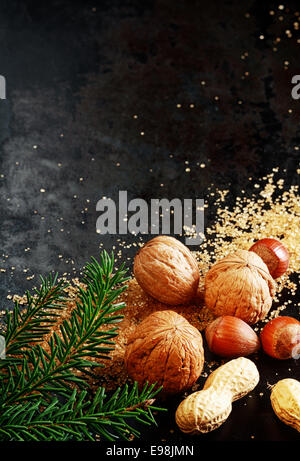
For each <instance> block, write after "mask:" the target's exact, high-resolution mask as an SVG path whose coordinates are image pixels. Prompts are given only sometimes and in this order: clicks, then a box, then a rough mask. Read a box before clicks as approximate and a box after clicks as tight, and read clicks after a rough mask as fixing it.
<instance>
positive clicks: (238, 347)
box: [205, 315, 260, 357]
mask: <svg viewBox="0 0 300 461" xmlns="http://www.w3.org/2000/svg"><path fill="white" fill-rule="evenodd" d="M205 337H206V341H207V344H208V347H209V349H210V351H211V352H213V353H214V354H216V355H219V356H221V357H246V356H247V355H250V354H253V353H254V352H257V351H258V350H259V348H260V341H259V338H258V336H257V334H256V333H255V331H254V330H253V329H252V328H251V327H250V326H249V325H248V324H247V323H246V322H244V320H242V319H239V318H238V317H233V316H231V315H223V316H222V317H218V318H216V319H215V320H214V321H213V322H211V323H210V324H209V325H207V327H206V329H205Z"/></svg>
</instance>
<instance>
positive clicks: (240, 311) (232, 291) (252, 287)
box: [205, 250, 277, 324]
mask: <svg viewBox="0 0 300 461" xmlns="http://www.w3.org/2000/svg"><path fill="white" fill-rule="evenodd" d="M276 286H277V285H276V282H275V281H274V279H273V278H272V277H271V275H270V272H269V269H268V267H267V266H266V264H265V263H264V262H263V260H262V259H261V257H260V256H258V255H257V254H256V253H254V252H253V251H247V250H238V251H236V252H235V253H234V254H231V255H228V256H226V257H225V258H223V259H222V260H220V261H218V262H217V263H216V264H214V265H213V266H212V267H211V269H210V270H209V271H208V272H207V274H206V277H205V304H206V306H207V307H208V308H209V309H210V310H211V311H212V312H213V314H214V315H215V316H216V317H219V316H221V315H233V316H235V317H239V318H241V319H242V320H244V321H245V322H246V323H249V324H253V323H256V322H258V321H259V320H262V319H264V318H265V317H266V315H267V313H268V312H269V310H270V308H271V305H272V299H273V298H274V296H275V292H276Z"/></svg>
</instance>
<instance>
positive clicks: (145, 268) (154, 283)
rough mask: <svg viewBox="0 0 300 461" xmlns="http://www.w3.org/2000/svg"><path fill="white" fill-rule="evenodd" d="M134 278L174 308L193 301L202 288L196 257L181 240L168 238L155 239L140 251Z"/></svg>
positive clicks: (154, 295) (150, 292) (158, 298)
mask: <svg viewBox="0 0 300 461" xmlns="http://www.w3.org/2000/svg"><path fill="white" fill-rule="evenodd" d="M134 275H135V277H136V279H137V281H138V283H139V284H140V286H141V287H142V288H143V289H144V290H145V291H146V293H148V294H149V295H150V296H152V297H153V298H155V299H157V300H158V301H161V302H163V303H166V304H169V305H173V306H175V305H178V304H184V303H187V302H189V301H191V300H192V298H193V297H194V296H195V295H196V292H197V289H198V285H199V268H198V264H197V261H196V259H195V258H194V256H193V254H192V253H191V252H190V250H189V249H188V248H187V247H186V246H185V245H183V244H182V243H181V242H180V241H179V240H177V239H175V238H173V237H168V236H165V235H162V236H159V237H155V238H154V239H152V240H150V241H149V242H148V243H146V244H145V245H144V246H143V247H142V248H141V249H140V250H139V252H138V253H137V255H136V256H135V259H134Z"/></svg>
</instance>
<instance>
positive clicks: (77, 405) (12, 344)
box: [0, 251, 158, 440]
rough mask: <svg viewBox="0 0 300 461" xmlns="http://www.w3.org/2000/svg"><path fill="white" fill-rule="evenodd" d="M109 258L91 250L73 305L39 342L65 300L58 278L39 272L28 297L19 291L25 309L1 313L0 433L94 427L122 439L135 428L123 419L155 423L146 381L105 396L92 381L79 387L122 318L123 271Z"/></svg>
mask: <svg viewBox="0 0 300 461" xmlns="http://www.w3.org/2000/svg"><path fill="white" fill-rule="evenodd" d="M113 266H114V258H113V254H112V255H111V256H109V255H108V254H107V253H106V252H105V251H104V252H103V253H102V254H101V256H100V262H97V261H96V260H95V259H94V258H93V259H92V262H91V263H89V264H87V266H86V268H85V272H84V283H85V288H79V293H78V300H77V302H76V305H75V308H74V309H73V310H72V311H71V314H70V317H69V319H67V320H64V321H63V322H62V324H61V325H60V331H59V332H56V331H53V332H52V335H51V336H50V339H49V340H48V341H47V343H45V345H44V347H43V344H39V342H40V340H41V339H43V338H44V335H45V333H46V332H49V329H50V328H49V327H50V326H51V323H52V322H53V321H55V316H56V315H57V314H56V312H54V311H55V310H59V309H60V308H61V307H62V305H63V304H62V303H63V302H65V299H64V298H63V290H64V285H62V284H59V283H57V284H55V283H56V282H57V278H56V277H55V278H54V279H53V280H52V279H51V277H50V278H49V279H48V280H43V279H42V287H41V289H40V290H39V291H38V292H37V296H36V297H35V298H32V297H30V295H28V294H27V299H28V308H27V311H25V313H23V312H21V310H20V306H19V305H18V304H16V305H15V311H14V312H13V313H11V314H7V320H8V326H7V330H6V335H7V336H6V338H7V341H8V346H9V348H8V351H9V352H10V353H9V354H7V356H6V359H5V360H0V440H70V439H75V440H93V439H94V435H95V434H100V436H101V435H102V437H103V438H105V439H108V440H115V439H116V438H118V437H121V438H124V439H128V438H129V437H130V436H131V435H132V434H133V435H135V436H138V435H139V431H138V430H137V429H135V428H134V427H132V426H131V425H130V420H133V421H135V422H139V423H143V424H151V423H155V421H154V418H153V415H152V410H153V409H155V407H153V405H152V404H153V402H154V396H155V395H156V393H157V392H158V390H157V391H154V386H149V387H147V386H145V388H144V389H143V390H142V392H141V393H140V394H139V393H138V388H137V385H136V384H135V385H134V386H133V388H132V389H131V390H130V391H129V389H128V386H127V385H125V386H124V388H123V389H122V390H121V389H118V390H117V391H116V392H115V393H114V394H113V395H112V396H111V397H110V398H107V396H106V394H105V389H104V388H100V389H99V390H98V392H97V393H96V395H95V396H94V398H93V399H92V400H89V398H90V397H89V396H88V394H87V390H82V389H88V382H87V380H86V379H85V377H84V374H85V373H87V374H91V370H92V369H93V368H94V367H95V366H101V365H100V364H99V363H96V362H94V361H93V360H92V358H93V357H101V358H108V357H109V356H108V354H109V352H110V351H111V350H112V348H113V346H114V342H113V340H112V339H113V338H114V337H115V336H116V335H117V334H118V328H117V323H118V322H120V321H121V320H122V318H123V316H122V315H120V314H119V311H120V310H121V309H122V308H123V307H124V303H117V302H116V301H117V298H118V297H119V295H120V294H121V293H122V292H123V291H124V290H125V289H126V287H127V286H126V285H125V282H126V280H127V279H128V277H126V276H125V274H126V270H125V269H124V266H123V265H122V266H121V267H120V268H119V269H118V270H116V271H115V272H113ZM45 320H46V322H45ZM104 326H106V327H108V329H104V328H103V327H104ZM29 339H30V340H32V342H33V343H34V344H33V345H32V343H31V345H30V347H28V341H29ZM12 352H14V354H12ZM76 370H77V371H79V372H80V375H78V374H77V373H75V371H76ZM74 386H75V389H74ZM80 389H81V390H80Z"/></svg>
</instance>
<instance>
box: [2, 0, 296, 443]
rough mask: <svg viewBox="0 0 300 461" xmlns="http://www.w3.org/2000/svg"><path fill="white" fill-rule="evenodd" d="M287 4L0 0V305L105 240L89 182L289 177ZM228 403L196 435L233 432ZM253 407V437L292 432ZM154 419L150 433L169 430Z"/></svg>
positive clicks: (137, 187)
mask: <svg viewBox="0 0 300 461" xmlns="http://www.w3.org/2000/svg"><path fill="white" fill-rule="evenodd" d="M298 8H299V11H300V7H298ZM299 14H300V13H299V12H298V10H297V2H288V3H286V2H285V3H280V2H275V1H274V2H262V1H254V0H247V1H243V2H240V1H238V0H235V1H226V2H223V1H203V2H201V1H196V0H190V1H180V2H177V1H171V0H161V1H140V0H136V1H135V0H127V1H126V0H124V1H120V0H119V1H117V0H102V1H97V0H94V1H90V0H88V1H79V0H77V1H61V0H57V1H50V2H36V1H24V2H19V1H17V0H2V1H1V4H0V39H1V60H0V74H1V75H3V76H5V78H6V83H7V99H6V100H1V101H0V142H1V145H0V149H1V150H0V174H1V177H0V188H1V211H0V212H1V215H0V218H1V228H0V236H1V244H2V250H1V253H0V256H1V273H0V276H1V284H0V294H1V304H2V307H6V306H10V305H11V301H10V300H9V299H8V298H9V297H10V295H12V294H15V293H19V294H23V292H24V290H25V289H27V288H31V287H32V286H33V284H35V283H37V281H38V274H40V273H41V274H44V275H45V274H47V273H48V272H49V271H52V270H54V271H58V272H59V273H60V274H63V273H65V272H67V273H68V274H70V275H73V274H74V275H77V274H78V273H79V272H80V269H81V267H82V266H83V265H84V263H85V262H86V261H87V260H88V259H89V257H90V256H91V255H94V256H97V254H98V252H99V244H100V243H101V242H102V243H104V246H105V247H106V248H107V249H108V250H110V249H111V248H112V247H113V245H115V244H116V237H114V236H113V237H108V236H106V237H101V236H100V235H98V234H97V233H96V219H97V217H98V215H99V213H97V212H96V202H97V201H98V200H99V199H100V198H101V197H102V196H108V197H112V198H114V199H116V198H117V195H118V191H119V190H120V189H122V190H127V191H128V198H129V199H131V198H134V197H140V198H144V199H146V200H149V199H150V198H160V197H167V198H173V197H181V198H196V197H197V198H201V197H204V196H205V194H206V193H207V188H208V186H209V185H210V184H211V183H213V184H214V185H217V186H218V187H220V188H223V187H224V188H229V189H230V197H231V199H232V200H234V197H235V196H237V195H238V194H239V193H240V190H241V189H246V190H249V193H251V192H252V190H251V188H252V185H250V184H249V180H248V178H249V177H257V178H260V177H261V176H263V175H265V174H268V173H269V172H270V171H271V170H272V168H273V167H277V166H280V167H282V168H285V169H286V176H285V178H284V179H285V182H286V186H287V187H288V186H289V185H291V184H296V183H297V181H298V178H299V175H297V173H296V170H297V168H299V166H298V165H299V150H298V145H300V137H299V135H300V130H299V114H300V111H299V108H300V100H293V99H292V97H291V89H292V85H291V78H292V76H293V75H295V74H300V66H299V56H300V32H299V31H298V26H297V25H296V24H295V23H297V21H298V19H299V20H300V16H299ZM200 164H204V165H205V167H204V168H200V167H199V165H200ZM187 168H188V170H189V171H186V169H187ZM213 219H214V214H213V212H210V211H209V210H208V212H207V215H206V224H207V225H209V224H211V223H212V222H213ZM128 241H132V239H131V237H130V236H129V237H128ZM133 252H134V248H131V249H128V251H127V253H126V251H125V252H124V256H128V257H130V256H132V254H133ZM7 296H8V298H7ZM266 402H267V401H266ZM255 405H258V402H257V401H256V402H254V403H253V412H252V413H251V412H250V413H251V414H252V416H249V415H250V413H247V414H248V417H249V418H250V423H249V425H250V427H251V424H252V423H254V421H255V419H256V418H257V411H258V410H257V408H256V407H255ZM242 410H243V406H242V405H240V407H238V409H237V410H236V415H237V416H236V418H237V419H236V420H234V421H239V418H241V421H242V422H243V423H242V424H237V425H234V424H231V425H227V426H226V427H224V429H222V430H220V431H218V432H216V433H215V434H214V433H213V434H210V435H209V436H208V439H209V440H214V439H216V440H219V439H221V440H224V439H225V440H226V439H230V438H232V439H234V440H239V439H249V437H250V432H248V429H247V427H245V426H247V424H248V422H247V421H245V417H244V413H243V411H242ZM248 410H249V408H248ZM239 412H240V413H239ZM260 415H262V416H261V418H260V420H259V421H260V422H259V423H258V426H257V429H256V438H258V439H259V438H263V437H265V438H266V439H269V440H278V439H283V440H289V439H291V440H292V439H295V438H296V437H297V434H296V431H294V432H292V430H290V429H289V428H286V427H283V425H280V424H277V422H276V423H275V419H274V416H273V415H272V414H271V413H270V408H269V406H268V404H267V403H265V408H260ZM169 417H170V416H169ZM170 418H171V417H170ZM166 421H167V419H166ZM268 423H269V424H270V425H268ZM260 424H261V425H262V427H260V426H259V425H260ZM170 425H171V426H172V427H173V426H174V424H173V422H170ZM164 428H165V429H164V431H165V434H163V435H161V433H160V432H159V431H160V430H161V429H158V430H157V431H158V432H155V431H154V435H153V438H154V439H155V438H157V437H165V438H166V439H168V437H171V439H170V440H172V441H173V443H175V442H176V441H178V440H181V439H180V437H181V435H180V434H178V432H176V431H175V435H174V434H173V435H172V434H171V435H170V433H169V427H168V425H167V424H164ZM252 429H253V426H252ZM249 430H250V429H249ZM252 432H253V430H252ZM252 432H251V433H252ZM262 434H265V435H262ZM172 437H173V439H172ZM168 440H169V439H168ZM183 440H184V443H187V439H183ZM174 441H175V442H174Z"/></svg>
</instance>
